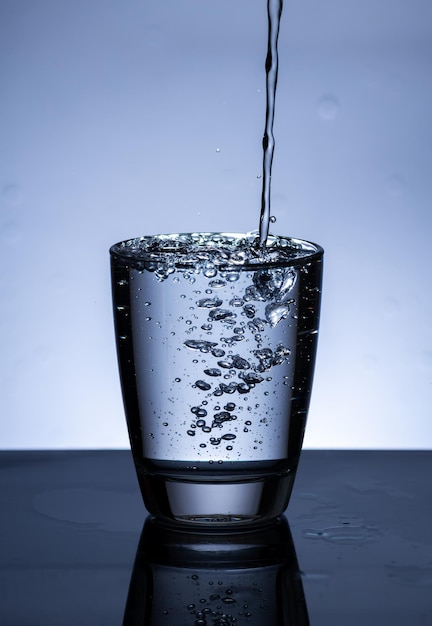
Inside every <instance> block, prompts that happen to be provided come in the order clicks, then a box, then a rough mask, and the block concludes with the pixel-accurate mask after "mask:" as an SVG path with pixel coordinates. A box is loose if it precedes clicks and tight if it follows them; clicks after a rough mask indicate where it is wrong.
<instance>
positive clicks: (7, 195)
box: [2, 183, 23, 207]
mask: <svg viewBox="0 0 432 626" xmlns="http://www.w3.org/2000/svg"><path fill="white" fill-rule="evenodd" d="M2 200H3V202H4V204H5V205H6V206H9V207H15V206H18V205H20V204H21V203H22V200H23V193H22V189H21V187H20V186H19V185H15V184H13V183H11V184H10V185H5V186H4V187H3V189H2Z"/></svg>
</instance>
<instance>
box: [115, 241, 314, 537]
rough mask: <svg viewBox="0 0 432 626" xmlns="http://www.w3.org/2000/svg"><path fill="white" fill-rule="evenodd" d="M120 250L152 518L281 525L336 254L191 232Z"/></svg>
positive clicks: (118, 296)
mask: <svg viewBox="0 0 432 626" xmlns="http://www.w3.org/2000/svg"><path fill="white" fill-rule="evenodd" d="M110 253H111V267H112V288H113V304H114V318H115V332H116V341H117V353H118V361H119V370H120V378H121V386H122V391H123V400H124V406H125V413H126V420H127V425H128V431H129V437H130V443H131V449H132V454H133V459H134V463H135V467H136V471H137V476H138V481H139V484H140V488H141V491H142V495H143V498H144V503H145V505H146V507H147V509H148V511H149V512H150V513H151V514H153V515H155V516H156V517H158V518H161V519H164V520H165V521H167V522H169V521H171V522H172V523H176V524H195V525H208V524H212V525H214V526H218V527H220V528H223V527H226V526H231V527H232V525H233V524H237V525H242V524H253V523H255V524H256V523H263V522H266V521H268V520H271V519H273V518H275V517H277V516H278V515H280V514H281V513H282V512H283V511H284V510H285V508H286V507H287V504H288V500H289V496H290V493H291V490H292V486H293V482H294V478H295V474H296V469H297V465H298V461H299V456H300V451H301V447H302V442H303V436H304V430H305V423H306V416H307V412H308V406H309V400H310V394H311V387H312V378H313V372H314V363H315V353H316V345H317V338H318V319H319V309H320V300H321V280H322V257H323V250H322V248H321V247H320V246H318V245H316V244H313V243H310V242H307V241H303V240H299V239H294V238H290V237H273V236H269V237H268V239H267V242H266V245H265V246H260V245H259V244H258V243H257V242H256V237H254V235H253V234H230V233H187V234H172V235H157V236H147V237H139V238H135V239H130V240H127V241H123V242H121V243H118V244H115V245H114V246H112V247H111V249H110Z"/></svg>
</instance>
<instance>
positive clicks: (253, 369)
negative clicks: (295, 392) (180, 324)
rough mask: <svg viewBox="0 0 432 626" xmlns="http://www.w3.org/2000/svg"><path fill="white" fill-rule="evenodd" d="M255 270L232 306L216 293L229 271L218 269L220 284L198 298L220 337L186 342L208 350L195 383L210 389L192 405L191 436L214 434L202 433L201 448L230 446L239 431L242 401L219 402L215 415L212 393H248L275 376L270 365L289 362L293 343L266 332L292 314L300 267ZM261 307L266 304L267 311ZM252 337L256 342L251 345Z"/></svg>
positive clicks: (190, 347)
mask: <svg viewBox="0 0 432 626" xmlns="http://www.w3.org/2000/svg"><path fill="white" fill-rule="evenodd" d="M250 275H251V276H252V280H251V283H252V284H248V285H247V287H246V288H245V289H244V293H243V294H241V293H237V294H236V295H235V296H234V297H230V299H229V301H228V302H227V304H228V307H227V308H224V301H223V299H222V297H221V296H220V295H219V294H218V293H216V294H215V289H216V288H219V287H223V286H225V285H226V284H227V283H226V281H225V280H224V277H225V278H226V272H225V276H223V277H220V273H218V279H217V280H218V284H217V287H216V285H215V284H213V288H210V289H207V290H206V297H204V298H202V297H201V298H199V299H197V300H196V301H195V303H194V304H195V307H194V308H196V309H197V310H198V309H199V310H201V311H202V312H203V313H205V314H206V319H205V322H204V323H203V324H202V325H201V329H202V330H205V331H207V332H208V333H211V334H212V335H216V336H217V337H218V338H219V341H209V340H206V339H203V338H202V337H200V338H197V339H187V340H186V341H185V342H184V346H185V347H186V348H187V349H188V350H190V351H191V352H195V353H200V354H202V355H205V366H204V368H203V376H202V377H200V378H198V379H197V380H195V382H194V385H193V386H194V388H195V389H197V390H199V391H201V392H204V393H205V394H206V395H205V399H204V400H203V401H202V402H201V404H199V405H197V406H192V407H191V413H192V415H193V420H192V422H191V423H190V426H189V428H188V430H187V434H188V435H189V436H190V437H195V436H196V434H197V432H199V431H201V432H202V433H204V434H207V435H208V439H207V442H204V441H202V437H200V440H201V443H200V444H199V446H200V447H201V448H206V447H207V446H208V445H210V446H220V445H222V444H223V445H226V449H227V450H228V451H230V450H232V449H233V443H234V440H235V439H236V437H237V435H236V434H234V433H233V432H229V425H230V423H232V422H235V421H236V420H237V414H236V409H237V408H238V407H237V405H236V402H234V401H232V400H231V399H230V400H229V401H228V400H227V401H219V402H220V403H217V402H216V403H215V404H214V406H213V408H212V412H211V415H209V407H208V404H209V399H210V400H211V398H212V397H213V398H214V399H220V398H221V397H222V396H234V394H236V395H237V396H238V395H240V396H247V394H249V393H250V392H251V390H252V389H254V388H255V387H256V386H257V385H260V384H262V383H263V382H264V381H271V380H272V377H271V376H269V375H268V373H269V372H270V370H271V369H272V368H273V367H275V366H277V365H282V364H283V363H286V362H287V361H288V360H289V357H290V354H291V350H290V348H289V347H287V346H284V345H282V344H278V345H277V346H276V347H274V346H273V348H271V347H269V346H268V345H265V339H266V335H265V333H266V332H267V330H268V329H271V328H274V327H275V326H277V324H278V323H279V322H280V321H281V320H282V319H284V318H286V317H288V316H289V315H290V314H291V305H292V304H293V303H294V299H293V298H291V297H290V295H291V293H292V289H293V287H294V285H295V283H296V280H297V273H296V271H295V270H294V269H293V268H290V267H288V268H287V267H284V268H271V269H270V268H268V269H255V271H252V272H251V274H250ZM211 282H212V281H210V283H211ZM260 303H262V304H260ZM259 309H261V310H263V313H264V315H263V316H260V314H259ZM218 331H219V332H218ZM245 340H246V342H245ZM251 340H252V341H253V348H252V349H251V348H250V347H249V348H248V349H245V348H246V345H245V344H249V346H250V341H251ZM242 342H245V344H242ZM242 348H243V352H242ZM264 394H268V392H264ZM250 424H251V422H250V421H249V422H248V424H245V427H244V432H248V428H247V426H250ZM227 429H228V432H227ZM236 430H238V429H236ZM221 431H222V432H221Z"/></svg>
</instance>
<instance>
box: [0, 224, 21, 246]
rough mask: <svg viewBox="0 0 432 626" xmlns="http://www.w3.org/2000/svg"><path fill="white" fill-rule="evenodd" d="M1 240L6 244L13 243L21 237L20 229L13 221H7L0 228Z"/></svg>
mask: <svg viewBox="0 0 432 626" xmlns="http://www.w3.org/2000/svg"><path fill="white" fill-rule="evenodd" d="M0 237H1V240H2V241H4V242H5V243H8V244H14V243H16V242H17V241H19V239H20V238H21V231H20V229H19V227H18V225H17V224H16V223H15V222H7V223H6V224H4V225H3V226H2V228H1V230H0Z"/></svg>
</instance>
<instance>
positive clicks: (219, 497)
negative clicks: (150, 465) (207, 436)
mask: <svg viewBox="0 0 432 626" xmlns="http://www.w3.org/2000/svg"><path fill="white" fill-rule="evenodd" d="M294 476H295V472H289V473H286V474H283V475H281V474H276V475H275V474H272V475H266V476H263V477H260V478H255V479H254V480H243V481H240V480H238V479H237V480H236V481H228V480H226V479H225V480H223V481H217V480H215V479H214V477H213V478H210V477H209V478H208V479H207V480H205V479H204V477H201V479H200V481H191V480H182V479H179V478H177V477H175V476H167V475H163V476H161V475H155V474H152V475H146V476H141V480H140V483H141V489H142V492H143V497H144V502H145V504H146V507H147V509H148V511H149V512H150V513H151V514H152V515H154V516H155V517H157V518H159V519H162V520H164V521H165V522H170V523H173V524H177V525H178V524H183V525H186V524H187V525H195V526H206V527H208V526H209V525H211V526H212V527H213V528H219V527H221V528H224V527H226V526H230V527H232V526H233V525H235V526H240V525H249V524H254V525H256V524H259V523H266V522H268V521H270V520H272V519H274V518H276V517H278V516H279V515H281V514H282V513H283V512H284V511H285V509H286V507H287V506H288V500H289V497H290V495H291V490H292V487H293V482H294Z"/></svg>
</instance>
